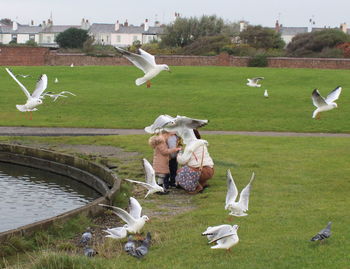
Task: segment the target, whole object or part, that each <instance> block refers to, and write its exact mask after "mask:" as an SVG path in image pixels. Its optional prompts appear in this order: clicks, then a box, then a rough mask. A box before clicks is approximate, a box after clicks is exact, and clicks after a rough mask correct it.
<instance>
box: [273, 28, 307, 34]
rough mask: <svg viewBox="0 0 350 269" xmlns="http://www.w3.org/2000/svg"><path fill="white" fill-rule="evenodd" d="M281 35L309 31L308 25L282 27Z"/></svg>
mask: <svg viewBox="0 0 350 269" xmlns="http://www.w3.org/2000/svg"><path fill="white" fill-rule="evenodd" d="M280 33H281V35H297V34H303V33H307V27H282V28H281V29H280Z"/></svg>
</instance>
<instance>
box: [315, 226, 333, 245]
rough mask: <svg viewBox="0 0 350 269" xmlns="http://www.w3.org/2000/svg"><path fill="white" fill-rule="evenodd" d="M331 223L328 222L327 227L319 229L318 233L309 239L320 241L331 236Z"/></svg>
mask: <svg viewBox="0 0 350 269" xmlns="http://www.w3.org/2000/svg"><path fill="white" fill-rule="evenodd" d="M331 225H332V222H331V221H330V222H328V224H327V227H326V228H324V229H323V230H321V231H320V232H319V233H318V234H316V235H315V236H314V237H313V238H311V241H321V240H323V239H326V238H328V237H330V236H331Z"/></svg>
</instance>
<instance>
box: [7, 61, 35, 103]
mask: <svg viewBox="0 0 350 269" xmlns="http://www.w3.org/2000/svg"><path fill="white" fill-rule="evenodd" d="M5 69H6V71H7V73H9V75H10V76H11V77H12V78H13V79H14V80H15V81H16V82H17V84H18V85H19V86H20V87H21V89H22V91H23V92H24V94H25V95H26V96H27V98H28V99H29V98H30V97H31V95H30V93H29V92H28V90H27V89H26V87H24V86H23V84H22V83H21V82H19V80H18V79H17V78H16V76H15V75H14V74H13V73H12V72H11V70H10V69H8V68H5Z"/></svg>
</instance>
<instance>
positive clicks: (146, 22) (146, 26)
mask: <svg viewBox="0 0 350 269" xmlns="http://www.w3.org/2000/svg"><path fill="white" fill-rule="evenodd" d="M143 29H144V30H145V32H147V31H148V30H149V25H148V19H146V20H145V25H144V27H143Z"/></svg>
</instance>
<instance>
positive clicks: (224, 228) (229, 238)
mask: <svg viewBox="0 0 350 269" xmlns="http://www.w3.org/2000/svg"><path fill="white" fill-rule="evenodd" d="M238 228H239V226H238V225H236V224H235V225H233V226H231V225H228V224H223V225H219V226H214V227H208V228H207V230H206V231H205V232H203V233H202V235H203V236H207V238H208V240H209V243H208V244H211V243H214V242H216V245H215V246H212V247H211V248H212V249H218V248H223V249H227V250H230V249H231V247H233V246H234V245H236V244H237V243H238V242H239V238H238V234H237V230H238Z"/></svg>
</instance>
